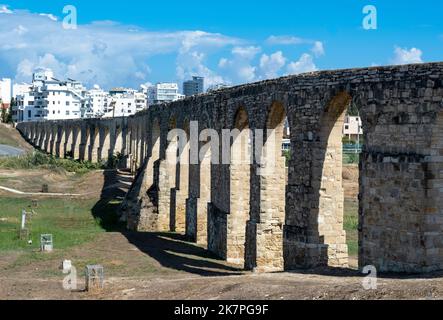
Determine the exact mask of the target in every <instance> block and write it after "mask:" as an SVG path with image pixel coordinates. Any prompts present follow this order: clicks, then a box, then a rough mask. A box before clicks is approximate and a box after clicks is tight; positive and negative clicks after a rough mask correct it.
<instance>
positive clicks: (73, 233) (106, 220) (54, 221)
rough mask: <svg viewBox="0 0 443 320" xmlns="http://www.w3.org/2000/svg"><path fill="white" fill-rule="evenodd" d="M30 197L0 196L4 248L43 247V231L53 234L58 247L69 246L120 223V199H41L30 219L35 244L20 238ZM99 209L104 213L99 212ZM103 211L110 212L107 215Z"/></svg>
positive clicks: (0, 247) (0, 238)
mask: <svg viewBox="0 0 443 320" xmlns="http://www.w3.org/2000/svg"><path fill="white" fill-rule="evenodd" d="M31 203H32V200H31V199H30V198H8V197H1V198H0V208H1V209H0V251H8V250H25V251H33V250H36V249H38V248H39V245H40V234H47V233H49V234H52V235H53V238H54V247H55V248H57V249H65V248H69V247H72V246H77V245H80V244H82V243H85V242H88V241H91V240H93V239H94V237H95V236H96V235H97V234H98V233H102V232H105V231H106V230H105V228H106V229H108V228H111V227H112V226H114V225H117V215H116V208H117V206H118V203H117V202H112V201H102V202H100V203H99V204H98V205H97V204H96V203H97V200H96V199H41V200H39V201H38V207H37V208H36V209H35V211H36V215H35V216H33V217H32V219H31V220H30V221H28V223H27V225H26V227H27V228H28V229H29V230H30V239H31V240H32V245H29V244H28V243H27V241H26V240H20V239H19V237H18V232H19V228H20V221H21V211H22V210H23V209H26V210H27V211H30V205H31ZM98 212H100V213H101V215H100V214H98ZM103 214H106V216H105V217H104V216H103Z"/></svg>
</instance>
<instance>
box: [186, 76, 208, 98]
mask: <svg viewBox="0 0 443 320" xmlns="http://www.w3.org/2000/svg"><path fill="white" fill-rule="evenodd" d="M204 85H205V78H203V77H192V80H189V81H185V82H183V94H184V95H185V96H186V97H190V96H193V95H196V94H200V93H203V92H204Z"/></svg>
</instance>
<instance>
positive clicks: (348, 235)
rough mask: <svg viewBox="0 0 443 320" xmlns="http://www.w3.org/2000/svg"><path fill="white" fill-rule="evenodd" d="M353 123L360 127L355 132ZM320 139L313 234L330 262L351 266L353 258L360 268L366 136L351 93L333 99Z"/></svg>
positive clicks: (342, 93) (317, 151)
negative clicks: (361, 172) (361, 168)
mask: <svg viewBox="0 0 443 320" xmlns="http://www.w3.org/2000/svg"><path fill="white" fill-rule="evenodd" d="M351 121H353V122H355V124H351ZM351 125H352V126H355V128H354V130H356V131H355V132H354V133H353V134H351V128H350V126H351ZM318 140H319V141H318V142H317V148H316V151H315V153H314V160H315V161H317V162H318V163H319V165H316V166H314V177H315V181H314V188H315V189H317V188H318V189H317V190H318V204H317V205H316V209H317V210H318V215H317V216H315V215H313V216H312V217H311V219H312V221H311V222H312V223H313V224H314V225H315V224H316V225H317V228H316V231H315V232H312V233H311V234H310V235H309V236H310V237H311V238H313V240H315V241H318V243H319V244H320V245H321V246H322V245H323V248H324V249H323V251H322V252H323V254H326V255H327V256H325V257H324V258H323V259H324V260H323V261H325V263H327V265H329V266H333V267H347V266H348V265H349V261H350V262H351V266H353V267H357V265H358V263H357V261H358V219H359V218H358V211H359V201H358V194H359V165H358V164H359V153H360V151H361V144H362V143H363V137H362V126H361V119H360V117H359V114H358V109H357V108H356V107H355V106H354V105H353V104H352V97H351V96H350V95H349V94H348V93H346V92H341V93H339V94H337V95H336V96H335V97H334V98H333V99H332V100H331V101H330V103H329V105H328V106H327V108H326V110H325V111H324V113H323V115H322V117H321V120H320V129H319V135H318ZM343 142H345V144H344V143H343ZM351 145H352V146H353V147H352V148H350V146H351ZM348 249H350V250H348ZM349 257H350V259H349Z"/></svg>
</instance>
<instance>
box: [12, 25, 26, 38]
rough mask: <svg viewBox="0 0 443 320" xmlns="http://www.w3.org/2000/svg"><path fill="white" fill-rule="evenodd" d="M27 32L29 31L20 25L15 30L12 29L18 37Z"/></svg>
mask: <svg viewBox="0 0 443 320" xmlns="http://www.w3.org/2000/svg"><path fill="white" fill-rule="evenodd" d="M28 31H29V30H28V29H27V28H25V27H23V26H22V25H21V24H20V25H19V26H18V27H17V28H14V32H16V33H18V35H20V36H21V35H23V34H25V33H26V32H28Z"/></svg>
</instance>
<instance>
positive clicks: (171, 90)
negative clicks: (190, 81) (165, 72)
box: [148, 83, 185, 105]
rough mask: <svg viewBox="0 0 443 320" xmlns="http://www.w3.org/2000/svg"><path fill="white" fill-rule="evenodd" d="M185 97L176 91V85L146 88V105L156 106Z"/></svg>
mask: <svg viewBox="0 0 443 320" xmlns="http://www.w3.org/2000/svg"><path fill="white" fill-rule="evenodd" d="M184 98H185V96H184V95H183V94H180V93H179V91H178V84H177V83H157V84H156V85H154V86H151V87H149V88H148V104H149V105H153V104H158V103H163V102H172V101H177V100H181V99H184Z"/></svg>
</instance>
